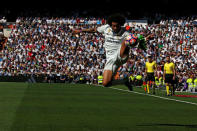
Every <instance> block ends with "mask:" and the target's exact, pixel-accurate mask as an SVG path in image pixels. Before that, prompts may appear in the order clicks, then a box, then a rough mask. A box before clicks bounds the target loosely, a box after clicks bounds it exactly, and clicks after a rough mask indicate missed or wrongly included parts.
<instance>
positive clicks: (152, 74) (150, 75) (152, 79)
mask: <svg viewBox="0 0 197 131" xmlns="http://www.w3.org/2000/svg"><path fill="white" fill-rule="evenodd" d="M146 81H155V76H154V73H147V77H146Z"/></svg>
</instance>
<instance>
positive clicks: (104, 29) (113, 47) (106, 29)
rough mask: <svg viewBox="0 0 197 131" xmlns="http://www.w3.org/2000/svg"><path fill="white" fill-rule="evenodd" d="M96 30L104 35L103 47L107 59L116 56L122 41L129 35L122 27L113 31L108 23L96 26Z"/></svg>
mask: <svg viewBox="0 0 197 131" xmlns="http://www.w3.org/2000/svg"><path fill="white" fill-rule="evenodd" d="M97 31H98V32H99V33H102V34H103V35H104V37H105V43H104V47H105V51H106V58H107V59H108V58H111V57H113V56H116V53H117V51H118V50H120V48H121V43H122V41H123V40H124V39H125V37H126V36H128V35H129V32H127V31H126V30H125V29H124V28H121V30H120V31H119V32H118V33H114V32H113V31H112V28H111V27H110V25H108V24H106V25H103V26H100V27H98V28H97Z"/></svg>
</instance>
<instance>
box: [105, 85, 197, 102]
mask: <svg viewBox="0 0 197 131" xmlns="http://www.w3.org/2000/svg"><path fill="white" fill-rule="evenodd" d="M108 88H110V89H115V90H120V91H125V92H131V93H135V94H140V95H147V96H152V97H156V98H160V99H165V100H170V101H177V102H182V103H187V104H192V105H197V103H193V102H189V101H182V100H176V99H171V98H166V97H161V96H156V95H150V94H144V93H140V92H135V91H129V90H123V89H119V88H113V87H108Z"/></svg>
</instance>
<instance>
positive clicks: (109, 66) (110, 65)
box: [104, 49, 129, 75]
mask: <svg viewBox="0 0 197 131" xmlns="http://www.w3.org/2000/svg"><path fill="white" fill-rule="evenodd" d="M128 58H129V56H127V57H125V58H121V57H120V49H119V50H117V52H116V53H114V55H113V56H110V57H108V58H107V61H106V63H105V67H104V71H105V70H111V71H112V74H113V75H115V74H116V72H117V70H118V68H119V67H120V66H121V65H123V64H124V63H126V62H127V60H128Z"/></svg>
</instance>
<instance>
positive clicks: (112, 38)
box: [73, 14, 150, 90]
mask: <svg viewBox="0 0 197 131" xmlns="http://www.w3.org/2000/svg"><path fill="white" fill-rule="evenodd" d="M124 24H125V17H124V16H122V15H120V14H114V15H111V16H110V17H109V18H108V20H107V24H106V25H102V26H100V27H98V28H90V29H82V30H77V29H75V30H73V33H80V32H96V31H98V32H99V33H102V34H103V35H104V38H105V43H104V48H105V51H106V60H107V61H106V63H105V67H104V72H103V86H105V87H107V86H110V85H111V84H112V79H113V76H114V75H115V74H116V72H117V70H118V68H119V67H120V66H121V65H123V64H124V63H126V62H127V60H128V58H129V50H130V47H134V46H136V45H137V42H136V43H134V44H133V45H131V43H129V44H128V42H126V41H125V39H126V37H127V36H128V35H129V32H128V31H126V29H125V28H124V27H122V26H123V25H124ZM149 37H150V36H148V37H147V38H146V39H148V38H149ZM127 86H129V84H127ZM129 89H130V88H129ZM130 90H131V89H130Z"/></svg>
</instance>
